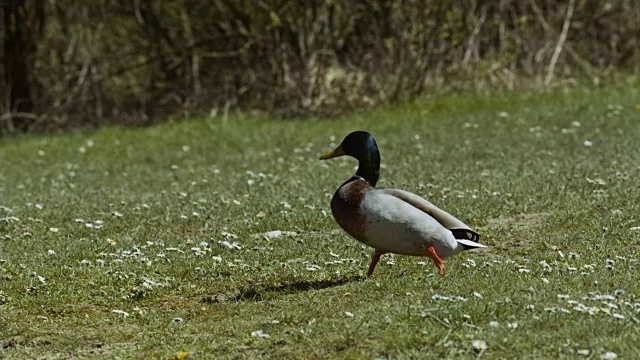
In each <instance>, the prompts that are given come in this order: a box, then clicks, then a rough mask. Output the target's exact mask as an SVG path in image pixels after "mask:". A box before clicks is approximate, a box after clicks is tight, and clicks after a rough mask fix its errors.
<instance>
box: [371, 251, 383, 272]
mask: <svg viewBox="0 0 640 360" xmlns="http://www.w3.org/2000/svg"><path fill="white" fill-rule="evenodd" d="M382 254H384V253H383V252H381V251H378V250H376V251H375V252H374V253H373V255H371V262H370V263H369V270H367V276H371V275H373V270H375V269H376V265H378V261H380V256H381V255H382Z"/></svg>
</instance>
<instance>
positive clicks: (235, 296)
mask: <svg viewBox="0 0 640 360" xmlns="http://www.w3.org/2000/svg"><path fill="white" fill-rule="evenodd" d="M364 279H365V277H364V276H351V277H347V278H342V279H335V280H318V281H294V282H287V283H284V284H279V285H263V284H254V285H249V286H246V287H244V288H241V289H238V290H235V291H234V290H229V291H225V292H219V293H216V294H212V295H206V296H204V297H203V298H202V302H204V303H224V302H243V301H268V300H272V299H274V298H276V297H278V296H280V295H289V294H297V293H301V292H305V291H310V290H321V289H327V288H331V287H335V286H342V285H344V284H348V283H350V282H356V281H362V280H364Z"/></svg>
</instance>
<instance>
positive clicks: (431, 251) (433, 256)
mask: <svg viewBox="0 0 640 360" xmlns="http://www.w3.org/2000/svg"><path fill="white" fill-rule="evenodd" d="M427 254H428V255H429V257H430V258H431V260H433V263H434V264H436V267H437V268H438V271H440V274H444V270H445V267H444V261H442V259H440V256H438V253H437V252H436V249H434V248H433V246H429V247H428V248H427Z"/></svg>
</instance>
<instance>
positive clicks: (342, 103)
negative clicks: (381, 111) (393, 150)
mask: <svg viewBox="0 0 640 360" xmlns="http://www.w3.org/2000/svg"><path fill="white" fill-rule="evenodd" d="M1 1H2V2H1V3H2V9H1V11H2V15H1V17H0V41H1V43H2V47H1V49H0V61H1V63H0V67H1V68H2V70H1V71H0V94H1V96H0V116H1V122H0V130H1V131H2V133H3V134H11V133H20V132H25V131H29V130H39V131H42V130H49V129H59V128H71V127H95V126H100V125H104V124H114V123H115V124H124V125H133V126H139V125H147V124H150V123H153V122H156V121H160V120H163V119H166V118H168V117H175V116H180V115H182V114H211V113H216V114H220V113H227V112H228V111H232V110H263V111H268V112H270V113H274V114H278V115H280V116H305V115H311V114H322V115H334V114H338V113H341V112H343V111H348V110H350V109H354V108H356V107H363V106H371V105H375V104H380V103H386V102H394V101H405V100H409V99H411V98H414V97H416V96H419V95H424V94H425V93H432V92H437V91H443V90H445V91H450V90H459V89H467V88H490V87H497V88H513V87H518V86H531V85H532V84H533V85H536V86H538V85H540V86H545V85H550V84H553V83H558V82H565V83H566V82H571V81H573V82H576V81H577V82H580V81H581V80H587V81H589V82H591V83H593V82H596V83H597V82H598V79H602V78H603V77H605V78H606V77H607V76H609V75H611V74H612V73H616V74H621V73H625V74H629V75H630V76H633V73H634V72H637V71H638V70H639V69H640V1H638V0H618V1H601V0H567V1H556V0H522V1H520V0H517V1H516V0H469V1H446V0H433V1H421V0H400V1H383V0H363V1H348V0H297V1H296V0H273V1H248V0H211V1H202V0H172V1H152V0H131V1H119V0H92V1H71V0H1Z"/></svg>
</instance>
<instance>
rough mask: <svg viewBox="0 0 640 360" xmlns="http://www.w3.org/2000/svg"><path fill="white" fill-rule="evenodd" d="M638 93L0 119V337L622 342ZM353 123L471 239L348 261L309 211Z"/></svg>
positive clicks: (594, 345) (405, 181)
mask: <svg viewBox="0 0 640 360" xmlns="http://www.w3.org/2000/svg"><path fill="white" fill-rule="evenodd" d="M637 103H640V90H639V89H634V88H621V89H607V90H584V89H575V90H571V91H557V92H553V93H534V92H531V93H513V94H502V95H497V94H464V95H457V96H449V97H444V98H434V99H432V100H429V101H424V102H421V103H414V104H409V105H403V106H396V107H393V108H385V109H377V110H372V111H367V112H362V113H359V114H354V115H351V116H345V117H342V118H340V119H333V120H306V121H291V120H274V119H268V118H264V117H250V116H237V117H232V118H229V119H226V120H224V119H219V118H217V119H193V120H188V121H179V122H173V123H167V124H164V125H161V126H157V127H154V128H149V129H116V128H112V129H104V130H100V131H97V132H95V133H89V134H87V133H82V134H61V135H51V136H46V135H37V136H27V137H24V138H17V139H4V140H3V144H2V159H1V161H2V166H1V168H2V172H1V178H0V180H1V183H2V186H3V195H2V205H3V208H2V217H3V218H5V219H4V220H3V221H2V225H1V226H2V228H1V234H0V235H1V238H0V291H1V292H0V357H3V358H9V359H12V358H16V359H17V358H36V357H42V358H74V357H104V358H140V359H149V358H159V359H167V358H171V357H173V356H174V354H176V353H178V352H181V351H187V352H189V358H194V359H200V358H216V359H225V358H235V359H240V358H252V359H255V358H299V359H327V358H349V359H360V358H362V359H373V358H387V359H408V358H476V357H479V356H483V357H487V358H491V359H497V358H585V356H583V355H579V354H577V353H576V352H577V351H578V350H584V349H588V350H590V354H591V355H590V356H592V357H593V358H595V359H599V358H600V356H601V354H603V353H605V352H615V353H617V354H618V356H619V357H621V358H627V359H632V358H639V357H640V350H638V346H637V339H638V338H639V337H640V326H639V324H638V323H639V322H640V288H639V287H638V283H639V280H640V262H639V261H640V231H638V230H632V229H631V228H633V227H635V226H640V219H639V218H638V214H640V204H639V201H638V189H640V180H639V175H640V145H639V141H640V140H639V139H640V111H638V110H637V109H636V108H635V106H636V104H637ZM355 129H366V130H369V131H371V132H372V133H373V134H374V135H375V136H376V138H377V140H378V144H379V146H380V148H381V154H382V162H383V169H382V179H381V182H380V186H396V187H401V188H404V189H406V190H410V191H413V192H416V193H417V194H420V195H422V196H425V197H427V198H429V199H430V200H431V201H432V202H434V203H436V204H437V205H439V206H441V207H443V208H444V209H446V210H448V211H449V212H451V213H452V214H454V215H456V216H458V217H460V218H461V219H463V221H465V222H467V223H468V224H470V225H471V226H472V227H474V228H476V229H477V230H478V231H480V232H481V234H482V235H483V238H482V239H483V242H484V243H486V244H488V245H490V248H489V249H487V250H484V251H482V250H481V251H474V252H465V253H463V254H461V255H459V256H457V257H454V258H451V259H449V261H448V264H447V273H446V274H445V275H444V276H440V275H437V273H436V269H435V267H434V266H433V264H431V263H430V262H429V261H427V259H426V258H414V257H405V256H391V255H386V256H384V257H383V259H382V261H381V263H380V265H379V266H378V268H377V270H376V274H375V275H374V276H373V277H372V278H364V277H363V276H362V275H363V273H364V271H365V270H366V266H367V264H368V260H369V256H370V254H371V249H368V248H366V247H365V246H364V245H361V244H360V243H358V242H356V241H355V240H352V239H350V238H349V237H348V236H347V235H345V234H344V233H343V232H341V231H339V230H338V227H337V225H336V224H335V222H334V221H333V219H332V217H331V214H330V210H329V200H330V196H331V195H332V194H333V192H334V191H335V189H336V188H337V187H338V186H339V185H340V184H341V183H342V182H343V181H344V180H345V179H347V178H348V177H350V176H351V175H352V174H353V172H354V166H355V161H354V160H353V159H348V158H340V159H336V160H330V161H318V160H317V158H318V156H319V155H320V154H321V153H322V152H324V151H326V150H329V149H332V148H333V147H334V146H335V145H336V144H337V142H339V141H340V140H341V139H342V137H343V136H344V135H346V134H347V133H348V132H350V131H352V130H355ZM585 141H590V142H591V146H587V145H585ZM88 142H89V143H88ZM587 144H589V143H587ZM249 180H251V181H252V182H253V184H252V185H250V184H249V183H248V181H249ZM88 224H91V225H92V227H89V226H88ZM56 229H57V231H55V230H56ZM52 230H54V231H52ZM273 230H282V231H294V232H296V233H297V235H284V236H281V237H277V238H272V239H265V238H264V236H262V234H264V233H265V232H268V231H273ZM224 241H227V242H228V243H227V244H228V245H232V244H233V242H237V243H239V246H240V248H239V249H238V248H235V247H234V246H231V247H229V246H227V245H225V244H224V243H223V242H224ZM192 248H195V250H193V249H192ZM49 250H52V251H53V252H55V254H50V253H49ZM311 265H317V266H319V268H317V267H313V266H311ZM309 269H315V270H309ZM39 277H40V278H39ZM41 279H42V280H43V281H41ZM442 297H449V300H447V299H446V298H445V299H442ZM457 297H462V298H464V299H466V300H461V299H460V298H457ZM579 303H580V304H584V306H585V307H591V310H592V312H593V314H589V313H588V311H586V310H583V311H580V310H576V309H580V308H579V306H580V305H578V304H579ZM576 307H578V308H576ZM563 309H566V310H563ZM113 310H122V311H126V312H127V313H129V314H130V315H129V316H127V317H125V316H124V315H123V314H118V313H114V312H113ZM614 314H619V316H618V317H622V318H618V317H615V316H614ZM178 318H179V319H181V320H176V319H178ZM514 324H517V327H516V326H515V325H514ZM257 330H262V331H263V332H264V333H266V334H268V335H269V336H270V337H268V338H267V337H257V336H252V332H255V331H257ZM473 340H484V341H486V343H487V349H486V350H485V351H484V352H481V351H477V350H475V349H474V348H473V346H472V341H473Z"/></svg>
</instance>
